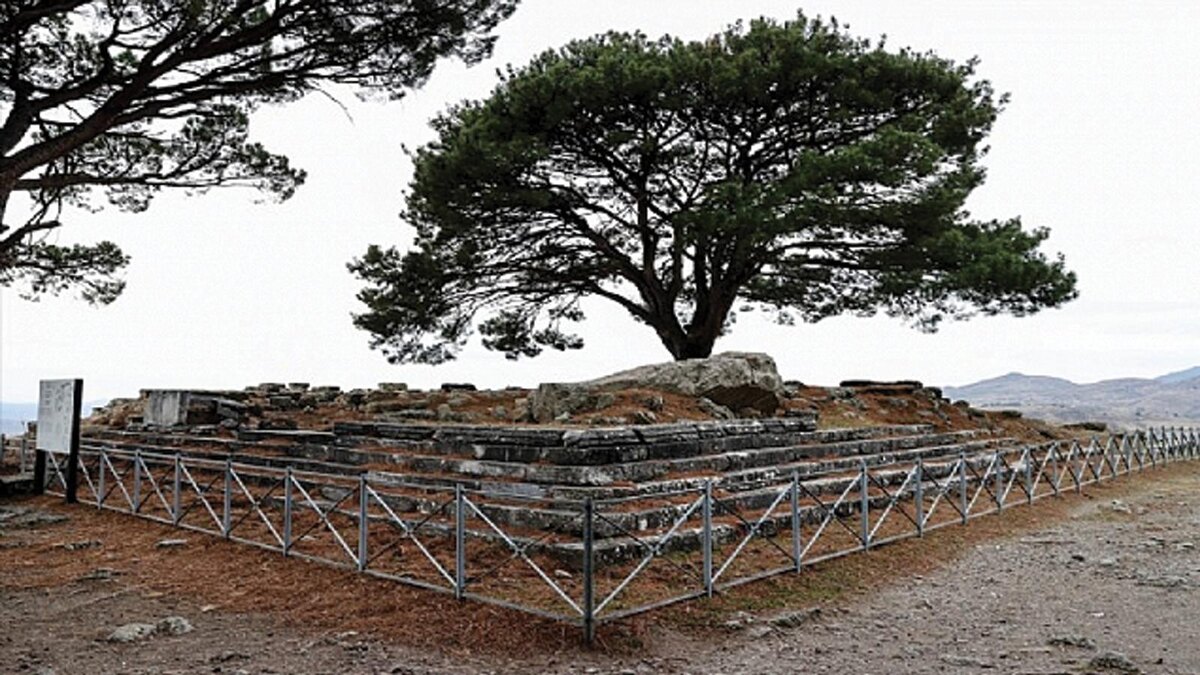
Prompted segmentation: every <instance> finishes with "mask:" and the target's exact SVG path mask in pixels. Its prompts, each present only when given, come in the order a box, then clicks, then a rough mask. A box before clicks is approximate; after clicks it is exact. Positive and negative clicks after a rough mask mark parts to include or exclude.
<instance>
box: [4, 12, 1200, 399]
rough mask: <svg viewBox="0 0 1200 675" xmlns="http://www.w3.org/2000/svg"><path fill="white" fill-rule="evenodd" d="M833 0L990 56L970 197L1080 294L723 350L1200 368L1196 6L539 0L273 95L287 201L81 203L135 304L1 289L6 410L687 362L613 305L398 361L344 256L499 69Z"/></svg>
mask: <svg viewBox="0 0 1200 675" xmlns="http://www.w3.org/2000/svg"><path fill="white" fill-rule="evenodd" d="M798 7H799V8H802V9H803V10H804V11H805V12H806V13H808V14H810V15H814V14H819V15H822V16H825V17H828V16H830V15H833V16H836V17H837V18H838V19H839V20H840V21H842V22H843V23H848V24H849V25H850V29H851V31H852V32H853V33H855V34H858V35H862V36H871V37H877V36H879V35H880V34H887V36H888V43H889V45H891V46H892V47H896V48H898V47H900V46H904V45H907V46H911V47H914V48H916V49H919V50H933V51H936V52H937V53H938V54H940V55H942V56H946V57H950V58H953V59H955V60H965V59H967V58H969V57H971V56H976V55H977V56H979V57H980V59H981V64H980V66H979V73H980V74H981V76H982V77H985V78H987V79H990V80H991V81H992V82H993V83H994V85H995V87H996V89H997V90H999V91H1005V92H1009V93H1011V95H1012V101H1011V103H1010V104H1009V106H1008V108H1007V110H1006V111H1005V112H1003V113H1002V114H1001V116H1000V119H999V122H998V123H997V124H996V126H995V130H994V132H993V134H992V136H991V138H990V145H991V146H992V150H991V153H990V154H989V156H988V158H987V160H986V164H987V166H988V180H987V182H986V183H985V185H984V186H983V187H981V188H980V189H978V190H977V191H976V192H975V194H974V195H973V196H972V198H971V200H970V202H969V204H968V206H969V208H970V210H971V211H972V213H973V214H974V215H975V216H976V217H979V218H1007V217H1011V216H1015V215H1019V216H1021V217H1022V219H1023V220H1024V223H1025V225H1026V226H1027V227H1040V226H1046V227H1049V228H1050V229H1051V230H1052V232H1053V234H1052V236H1051V237H1050V239H1049V241H1048V243H1047V249H1048V250H1050V251H1052V252H1053V251H1061V252H1063V253H1064V254H1065V255H1066V256H1067V262H1068V266H1069V267H1070V268H1071V269H1073V270H1074V271H1076V272H1077V273H1078V275H1079V279H1080V285H1079V287H1080V291H1081V297H1080V299H1079V300H1077V301H1076V302H1074V303H1071V304H1070V305H1069V306H1068V307H1066V308H1064V309H1061V310H1052V311H1046V312H1043V313H1041V314H1039V315H1037V316H1034V317H1030V318H1024V319H1013V318H1007V317H999V318H978V319H974V320H972V321H969V322H965V323H950V324H948V325H946V326H944V327H943V328H942V330H941V331H940V332H939V333H937V334H935V335H926V334H921V333H918V332H915V331H913V330H912V329H910V328H908V327H906V326H905V325H903V324H902V323H901V322H899V321H896V320H891V319H887V318H875V319H860V318H838V319H833V320H827V321H824V322H821V323H819V324H816V325H800V326H796V327H792V328H784V327H778V326H775V325H773V324H771V323H769V322H767V321H763V320H760V319H746V318H743V319H741V320H740V321H739V322H738V324H737V325H736V326H735V329H734V331H733V333H732V334H731V335H730V336H728V337H726V338H724V339H723V340H721V341H720V342H718V344H717V350H718V351H724V350H753V351H765V352H768V353H770V354H771V355H773V356H774V357H775V359H776V360H777V361H778V362H779V365H780V370H781V371H782V372H783V374H784V375H785V377H788V378H794V379H799V380H803V381H805V382H810V383H818V384H834V383H836V382H838V381H839V380H842V379H847V378H852V377H853V378H861V377H868V378H915V379H920V380H923V381H925V382H928V383H934V384H943V385H946V384H965V383H968V382H972V381H975V380H978V379H982V378H985V377H991V376H995V375H999V374H1003V373H1006V372H1010V371H1021V372H1026V373H1034V374H1048V375H1058V376H1062V377H1067V378H1071V379H1074V380H1076V381H1095V380H1100V379H1105V378H1112V377H1124V376H1143V377H1147V376H1156V375H1159V374H1163V373H1166V372H1168V371H1172V370H1180V369H1183V368H1186V367H1190V366H1194V365H1197V364H1200V264H1197V258H1198V255H1197V251H1198V250H1200V247H1198V246H1197V244H1198V243H1200V231H1198V230H1197V216H1198V215H1200V207H1198V202H1197V200H1198V199H1200V197H1198V196H1197V186H1198V185H1200V159H1198V158H1200V133H1197V131H1196V119H1197V114H1198V113H1200V83H1198V82H1200V81H1198V80H1197V77H1198V75H1197V71H1196V67H1197V64H1200V41H1197V40H1196V35H1197V32H1198V29H1200V3H1196V2H1192V1H1190V0H1188V1H1184V0H1180V1H1178V2H1169V1H1165V0H1160V1H1144V2H1137V3H1129V2H1101V1H1098V0H1086V1H1080V2H1068V1H1066V0H1039V1H1032V0H1031V1H1028V2H1021V1H1018V0H995V1H991V2H989V1H985V0H972V1H971V2H963V1H962V0H939V1H935V0H927V1H913V0H905V1H904V2H883V1H882V0H875V1H866V0H863V1H849V0H847V1H839V0H814V1H812V2H806V3H804V4H803V5H800V6H798V5H797V4H796V3H794V2H777V1H768V0H737V1H734V0H653V1H647V0H605V1H604V2H595V1H594V0H591V1H589V0H524V2H522V4H521V6H520V8H519V9H518V10H517V12H516V14H515V15H514V16H513V17H512V18H511V19H510V20H509V21H507V22H506V23H504V24H503V25H501V27H500V29H499V32H498V33H499V42H498V43H497V46H496V52H495V55H494V57H493V58H492V59H491V60H490V61H488V62H486V63H484V64H482V65H480V66H476V67H473V68H465V67H463V66H462V65H461V64H459V63H456V62H445V63H444V64H443V65H442V66H441V67H440V68H439V70H438V71H437V73H436V74H435V75H434V77H433V79H432V80H431V81H430V82H429V84H428V85H427V86H426V87H425V88H423V89H422V90H420V91H417V92H414V93H413V94H411V95H410V96H409V97H408V98H406V99H404V100H403V101H400V102H396V103H386V104H385V103H379V102H360V101H358V100H356V99H355V98H354V97H353V96H350V95H347V96H343V97H341V100H342V102H343V103H344V104H345V105H346V106H347V108H348V110H349V115H347V113H346V112H344V111H343V110H342V109H341V108H339V107H338V106H337V105H335V104H334V103H332V102H330V101H329V100H327V99H324V98H321V97H313V98H310V99H306V100H304V101H301V102H299V103H297V104H292V105H288V106H286V107H281V108H272V109H268V110H265V111H263V112H261V113H260V114H258V115H257V116H256V117H255V118H254V120H253V129H252V132H253V134H254V135H255V136H256V137H257V138H258V139H259V140H261V141H263V142H264V143H266V144H267V145H268V146H269V147H270V148H271V149H273V150H275V151H277V152H283V153H284V154H287V155H288V156H289V157H291V158H292V160H293V161H294V163H295V164H297V165H298V166H301V167H303V168H305V169H306V170H307V171H308V173H309V180H308V183H307V184H306V185H305V186H303V187H302V188H301V190H300V191H299V192H298V194H297V195H296V196H295V197H294V198H293V199H292V200H290V201H288V202H286V203H284V204H270V203H266V204H260V203H256V201H255V200H256V195H255V194H254V193H251V192H245V191H236V190H235V191H226V192H213V193H210V194H208V195H205V196H201V197H185V196H183V195H181V194H169V195H163V196H160V197H159V198H158V199H156V201H155V203H154V205H153V206H152V207H151V209H150V210H149V211H148V212H147V213H143V214H137V215H131V214H126V213H121V212H119V211H116V210H112V209H109V210H106V211H103V212H101V213H99V214H87V213H74V214H72V215H71V217H70V219H69V221H68V223H69V224H68V226H67V227H66V228H65V229H64V230H63V231H62V233H61V235H59V236H60V239H59V241H60V242H61V243H68V242H72V241H97V240H101V239H111V240H114V241H116V242H117V243H119V244H120V245H121V246H122V247H123V248H124V249H125V251H126V252H127V253H129V254H130V255H131V256H132V257H133V261H132V263H131V264H130V266H129V268H128V272H127V274H126V279H127V281H128V289H127V290H126V292H125V294H124V295H123V296H122V297H121V298H120V299H119V300H118V301H117V302H116V303H115V304H113V305H110V306H108V307H101V308H92V307H90V306H88V305H85V304H83V303H81V302H80V301H78V300H75V299H73V298H66V297H64V298H57V299H55V298H50V299H45V300H42V301H41V302H38V303H29V302H26V301H23V300H21V299H19V298H18V297H17V296H16V294H15V293H14V292H13V291H12V290H7V289H5V290H0V293H2V297H0V400H6V401H9V402H16V401H32V400H35V399H36V397H37V381H38V380H39V379H41V378H50V377H82V378H84V379H85V392H86V393H85V398H87V399H88V400H92V399H98V398H108V397H114V396H136V395H137V392H138V389H141V388H156V387H169V388H241V387H243V386H245V385H248V384H254V383H258V382H268V381H279V382H288V381H304V382H311V383H313V384H337V385H341V386H342V387H354V386H373V385H374V384H375V383H377V382H381V381H402V382H408V383H409V384H410V385H413V386H426V387H428V386H436V385H438V384H439V383H441V382H448V381H468V382H474V383H476V384H478V385H480V386H504V385H509V384H520V385H536V384H537V383H538V382H542V381H569V380H578V379H584V378H588V377H592V376H598V375H601V374H605V373H607V372H611V371H614V370H617V369H620V368H624V367H629V366H634V365H639V364H642V363H648V362H654V361H662V360H666V358H667V353H666V351H665V350H663V348H662V347H661V345H660V344H659V343H658V342H657V340H656V339H655V337H654V335H653V334H652V332H650V331H649V329H647V328H645V327H642V326H638V325H636V324H634V323H633V322H632V321H631V320H629V319H628V318H626V317H625V316H624V315H623V314H622V313H621V311H620V310H610V309H608V308H607V307H605V306H604V305H603V304H592V305H588V306H587V307H586V308H587V309H588V310H589V315H590V320H589V321H588V322H587V323H586V324H585V325H584V326H583V328H582V333H583V336H584V338H585V339H586V341H587V343H588V346H587V347H586V348H585V349H584V350H583V351H581V352H572V353H569V354H565V355H560V354H557V353H554V354H547V355H544V356H542V357H539V358H537V359H533V360H523V361H520V362H516V363H513V362H509V361H506V360H505V359H504V358H503V357H502V356H501V355H499V354H496V353H493V352H487V351H485V350H483V349H482V348H479V347H477V346H473V347H472V348H471V349H469V350H468V351H467V352H465V353H464V354H463V356H462V357H461V358H460V359H459V360H458V361H457V362H454V363H451V364H447V365H444V366H440V367H437V368H433V367H417V366H392V365H389V364H388V363H387V362H386V361H385V360H384V358H383V357H382V355H380V354H379V353H378V352H372V351H370V350H369V349H368V347H367V336H366V334H365V333H362V332H360V331H357V330H356V329H354V328H353V326H352V325H351V323H350V314H351V312H354V311H357V309H358V303H357V301H356V300H355V299H354V294H355V292H356V291H357V290H358V288H359V284H358V282H356V281H355V280H354V278H352V277H351V275H350V274H349V273H348V272H347V271H346V267H345V265H346V263H347V262H348V261H349V260H351V259H352V258H354V257H356V256H358V255H361V254H362V252H363V251H364V250H365V249H366V247H367V245H368V244H370V243H380V244H398V245H401V246H404V245H407V244H408V243H409V242H410V241H411V238H412V231H411V229H409V228H408V227H407V226H405V225H404V224H403V223H402V222H401V221H400V219H399V218H398V216H397V214H398V212H399V211H400V209H401V204H402V198H403V193H404V189H405V186H406V184H407V183H408V180H409V177H410V172H411V165H410V163H409V162H408V161H407V159H406V158H405V156H404V154H403V152H402V151H401V145H402V144H404V145H408V146H410V147H415V146H418V145H420V144H422V143H424V142H426V141H427V140H429V139H430V138H431V133H430V131H429V129H428V126H427V123H428V120H429V119H430V118H431V117H432V116H433V115H435V114H436V113H437V112H439V111H441V110H442V109H444V108H445V107H446V106H447V105H448V104H450V103H452V102H455V101H459V100H462V99H468V98H480V97H483V96H485V95H486V94H487V93H488V92H489V91H490V90H491V88H492V87H493V86H494V85H495V84H496V81H497V79H496V74H495V71H496V69H497V68H500V67H503V66H504V65H506V64H510V63H511V64H514V65H523V64H524V63H526V62H527V61H528V60H529V59H530V57H532V56H533V55H535V54H537V53H539V52H541V51H543V50H545V49H549V48H553V47H556V46H559V45H561V44H563V43H564V42H566V41H568V40H571V39H573V38H582V37H586V36H589V35H593V34H595V33H598V32H603V31H606V30H609V29H616V30H640V31H643V32H645V33H647V34H650V35H652V36H658V35H661V34H663V33H670V34H673V35H677V36H680V37H684V38H692V39H698V38H703V37H705V36H707V35H709V34H712V33H714V32H717V31H719V30H720V29H722V28H723V27H724V26H726V25H727V24H729V23H731V22H733V21H735V20H737V19H749V18H754V17H757V16H763V15H765V16H770V17H774V18H777V19H787V18H790V17H792V16H794V14H795V12H796V10H797V9H798Z"/></svg>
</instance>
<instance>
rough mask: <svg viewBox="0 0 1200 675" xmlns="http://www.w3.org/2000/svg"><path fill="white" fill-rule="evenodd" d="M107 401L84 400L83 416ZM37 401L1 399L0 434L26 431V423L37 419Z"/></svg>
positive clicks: (12, 434)
mask: <svg viewBox="0 0 1200 675" xmlns="http://www.w3.org/2000/svg"><path fill="white" fill-rule="evenodd" d="M105 403H107V401H84V403H83V416H84V417H87V416H88V415H90V414H91V412H92V409H93V408H98V407H100V406H102V405H104V404H105ZM37 408H38V407H37V403H8V402H6V401H0V434H4V435H5V436H16V435H18V434H23V433H25V423H26V422H28V421H32V420H36V419H37Z"/></svg>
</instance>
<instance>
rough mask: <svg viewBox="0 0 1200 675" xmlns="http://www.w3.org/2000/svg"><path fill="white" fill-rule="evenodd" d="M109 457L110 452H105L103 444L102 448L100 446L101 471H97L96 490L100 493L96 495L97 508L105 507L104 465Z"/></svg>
mask: <svg viewBox="0 0 1200 675" xmlns="http://www.w3.org/2000/svg"><path fill="white" fill-rule="evenodd" d="M107 459H108V454H107V453H105V452H104V447H103V446H101V448H100V469H99V471H97V473H98V474H99V475H97V476H96V490H97V491H98V492H99V494H97V495H96V508H97V509H101V508H103V507H104V496H105V494H106V493H105V491H104V474H105V472H106V469H105V468H104V465H105V464H106V463H107Z"/></svg>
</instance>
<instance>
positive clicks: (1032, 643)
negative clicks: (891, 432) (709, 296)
mask: <svg viewBox="0 0 1200 675" xmlns="http://www.w3.org/2000/svg"><path fill="white" fill-rule="evenodd" d="M1094 495H1095V497H1094V498H1093V499H1090V500H1086V501H1085V500H1081V501H1079V502H1076V503H1075V504H1074V506H1073V507H1072V508H1071V509H1070V512H1069V515H1068V516H1067V517H1066V518H1059V519H1056V520H1055V521H1054V522H1052V523H1049V524H1047V525H1044V526H1042V527H1039V528H1035V529H1034V530H1033V531H1024V532H1022V533H1020V534H1016V535H1011V536H1007V537H1002V538H999V539H992V540H990V541H987V542H986V543H982V544H979V545H977V546H976V547H975V548H974V549H973V550H971V551H969V552H968V553H967V554H966V555H965V556H963V557H961V558H960V559H959V560H957V561H956V562H954V563H952V564H949V565H946V566H944V567H942V568H940V569H937V570H935V571H933V572H931V573H927V574H924V575H923V576H918V575H914V574H903V573H902V574H901V575H900V577H899V578H898V579H896V580H894V581H892V582H890V583H889V584H888V585H886V586H884V587H883V588H880V589H877V590H876V591H875V592H873V593H870V594H862V595H857V596H854V597H851V598H849V599H845V600H842V601H840V602H838V603H836V604H835V605H834V606H832V607H826V608H823V609H822V610H821V611H820V612H819V613H817V614H814V615H811V616H808V615H804V614H800V615H797V617H796V618H795V621H794V623H797V624H798V625H795V626H792V627H788V628H780V627H775V626H773V625H772V624H771V623H770V622H769V621H768V620H767V617H756V618H752V619H751V620H748V621H743V622H742V623H743V624H744V626H745V627H743V628H741V629H738V630H732V629H731V630H727V631H726V630H720V631H718V630H708V631H689V630H686V629H684V628H681V627H676V628H667V627H651V628H650V629H648V633H647V635H645V636H643V638H642V641H643V645H642V647H641V648H640V649H638V650H637V652H636V653H628V652H627V653H626V654H624V655H618V656H614V655H606V654H603V653H598V652H586V651H573V650H569V649H568V650H565V651H563V652H561V653H557V654H546V653H539V654H535V655H533V656H529V655H522V654H508V655H504V656H495V655H486V656H485V655H478V654H470V653H456V654H439V653H431V652H429V651H428V650H418V649H415V648H410V647H404V646H398V645H391V644H383V643H380V642H378V641H374V640H368V639H364V638H363V637H362V636H359V635H356V634H327V633H325V634H318V633H313V632H307V631H304V630H302V629H298V628H296V627H295V626H294V625H291V624H288V623H286V618H285V617H277V616H270V615H255V614H244V613H242V614H239V613H223V612H220V611H211V610H210V608H207V607H205V606H203V605H198V604H195V603H193V602H192V601H190V600H187V599H181V598H174V597H171V596H166V595H163V594H161V593H159V594H156V593H153V592H146V591H145V589H139V588H138V587H136V586H131V585H128V584H125V583H123V582H122V580H121V578H119V577H118V578H111V579H105V578H97V579H90V580H75V581H73V582H71V583H69V584H64V585H60V586H56V587H52V588H47V589H30V588H22V587H21V585H20V584H18V583H15V582H14V580H15V579H17V575H15V574H14V573H13V572H12V570H3V569H0V627H3V628H2V629H0V671H2V672H21V673H24V672H28V673H38V672H41V673H51V672H54V673H58V674H62V673H76V672H80V673H82V672H93V673H94V672H105V673H166V672H176V673H198V672H206V673H236V672H246V673H268V672H273V673H438V672H460V673H483V672H557V673H566V672H590V673H640V672H670V673H784V672H787V673H792V672H806V673H844V672H857V673H977V672H978V673H1072V674H1075V673H1086V672H1099V673H1116V672H1137V671H1140V672H1146V673H1200V551H1198V550H1197V545H1198V544H1200V467H1197V466H1195V465H1194V464H1193V465H1176V466H1175V467H1172V468H1170V469H1168V470H1166V471H1161V472H1155V473H1152V474H1147V475H1144V476H1140V477H1135V478H1132V479H1124V480H1122V481H1120V482H1118V483H1117V484H1114V485H1110V486H1106V487H1102V488H1099V489H1096V490H1095V491H1094ZM1035 508H1043V507H1041V506H1038V507H1035ZM36 526H37V525H36V523H35V524H34V525H33V527H36ZM49 526H54V525H53V524H52V525H49ZM24 531H25V530H23V529H21V528H13V527H10V529H7V530H6V529H5V526H4V524H3V521H2V519H0V546H6V545H8V546H19V545H20V541H21V537H22V532H24ZM922 545H933V544H932V542H924V543H922ZM871 555H876V554H871ZM100 576H101V577H103V574H101V575H100ZM101 609H102V611H101ZM206 610H208V611H206ZM168 616H183V617H185V618H186V619H187V620H188V621H189V622H190V623H191V624H192V625H194V627H195V630H193V631H191V632H188V633H186V634H183V635H156V636H153V637H150V638H148V639H145V640H141V641H137V642H134V643H130V644H118V643H112V642H109V641H107V640H106V639H105V638H106V637H107V636H108V635H109V633H111V632H112V631H113V630H114V629H115V628H117V627H118V626H120V625H122V624H125V623H130V622H149V623H154V622H156V621H159V620H161V619H163V618H165V617H168ZM513 630H518V629H517V628H513Z"/></svg>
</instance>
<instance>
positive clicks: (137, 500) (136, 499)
mask: <svg viewBox="0 0 1200 675" xmlns="http://www.w3.org/2000/svg"><path fill="white" fill-rule="evenodd" d="M141 508H142V451H141V450H139V449H137V448H134V450H133V504H132V506H130V508H129V510H130V511H131V512H132V513H137V512H138V511H140V510H141Z"/></svg>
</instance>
